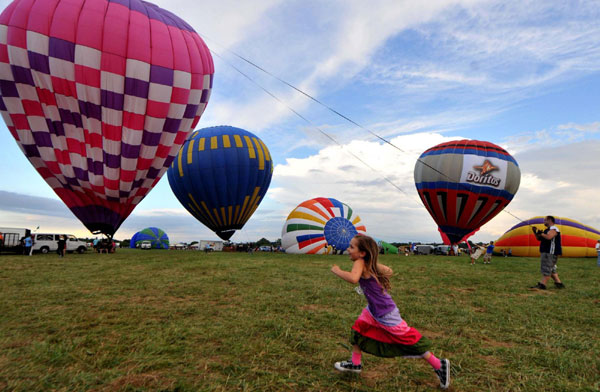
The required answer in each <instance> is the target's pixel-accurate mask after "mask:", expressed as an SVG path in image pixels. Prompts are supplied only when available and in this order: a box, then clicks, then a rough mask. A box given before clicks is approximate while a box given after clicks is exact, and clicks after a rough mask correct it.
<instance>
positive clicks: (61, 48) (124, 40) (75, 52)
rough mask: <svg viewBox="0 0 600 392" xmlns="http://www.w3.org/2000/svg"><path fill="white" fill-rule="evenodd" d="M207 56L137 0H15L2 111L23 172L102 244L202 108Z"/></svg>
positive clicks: (1, 54)
mask: <svg viewBox="0 0 600 392" xmlns="http://www.w3.org/2000/svg"><path fill="white" fill-rule="evenodd" d="M213 73H214V70H213V63H212V58H211V56H210V53H209V50H208V48H207V47H206V45H205V44H204V42H203V41H202V40H201V39H200V37H199V36H198V34H197V33H196V32H195V31H194V30H193V29H192V28H191V27H190V25H188V24H187V23H186V22H184V21H183V20H182V19H180V18H179V17H177V16H175V15H173V14H172V13H170V12H168V11H166V10H163V9H161V8H159V7H157V6H156V5H153V4H151V3H147V2H145V1H140V0H129V1H117V0H68V1H67V0H15V1H13V2H12V3H11V4H10V5H9V6H8V7H7V8H6V9H5V10H4V11H3V12H2V14H1V15H0V95H1V98H0V111H1V112H2V117H3V118H4V121H5V122H6V125H7V127H8V129H9V131H10V132H11V134H12V135H13V137H14V138H15V140H16V141H17V143H18V145H19V147H20V148H21V150H22V151H23V152H24V153H25V155H26V156H27V158H28V159H29V161H30V162H31V164H32V165H33V166H34V167H35V168H36V170H37V171H38V172H39V173H40V174H41V176H42V177H43V178H44V180H46V182H47V183H48V184H49V185H50V186H51V187H52V189H53V190H54V191H55V192H56V194H57V195H58V196H59V197H60V198H61V199H62V200H63V201H64V202H65V204H66V205H67V207H69V208H70V209H71V211H72V212H73V213H74V214H75V215H76V216H77V218H79V220H81V222H82V223H83V224H84V225H85V226H86V227H87V228H88V229H89V230H90V231H92V232H94V233H104V234H107V235H109V236H112V234H114V232H115V231H116V230H117V229H118V228H119V226H120V225H121V223H122V222H123V221H124V220H125V219H126V218H127V216H129V214H130V213H131V211H132V210H133V209H134V208H135V206H136V205H137V204H138V203H139V202H140V201H141V200H142V199H143V198H144V196H146V194H147V193H148V192H149V191H150V189H152V187H153V186H154V185H155V184H156V183H157V182H158V180H159V179H160V178H161V176H162V175H163V174H164V172H165V171H166V170H167V168H168V167H169V165H170V164H171V162H172V160H173V157H174V156H175V155H176V154H177V152H178V151H179V148H180V147H181V145H182V144H183V142H184V141H185V140H186V138H187V136H188V134H189V132H190V131H191V130H192V129H193V128H194V127H195V125H196V124H197V122H198V120H199V119H200V116H201V115H202V112H203V111H204V108H205V106H206V104H207V102H208V97H209V95H210V90H211V86H212V75H213Z"/></svg>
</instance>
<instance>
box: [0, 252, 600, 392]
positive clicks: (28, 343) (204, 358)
mask: <svg viewBox="0 0 600 392" xmlns="http://www.w3.org/2000/svg"><path fill="white" fill-rule="evenodd" d="M333 262H336V263H338V264H340V265H341V266H342V267H343V268H346V269H348V268H349V267H350V261H349V260H347V258H346V257H345V256H344V257H341V256H312V257H311V256H294V255H281V254H260V253H256V254H253V255H248V254H231V253H222V254H219V253H213V254H204V253H202V252H184V251H136V250H119V252H118V253H117V254H115V255H97V254H91V253H89V254H85V255H68V256H67V257H66V258H64V259H59V258H58V257H57V256H56V255H36V256H33V257H22V256H6V255H3V256H0V285H1V286H0V287H1V290H0V389H2V390H11V391H13V390H14V391H50V390H52V391H84V390H91V391H114V390H120V391H146V390H164V391H199V390H200V391H386V392H388V391H392V390H394V391H396V390H397V391H417V390H418V391H424V390H430V389H432V390H433V389H435V388H436V387H437V380H436V378H435V376H434V375H433V373H432V372H431V370H430V368H429V366H428V365H427V364H426V363H425V362H424V361H423V360H418V359H383V358H376V357H373V356H369V355H365V356H363V362H364V366H365V368H364V370H363V373H362V374H361V375H360V376H350V375H344V374H338V373H336V372H335V370H334V369H333V362H335V361H337V360H342V359H347V358H348V357H349V351H348V337H349V331H350V326H351V325H352V323H353V321H354V319H355V318H356V317H357V316H358V314H359V313H360V311H361V309H362V307H363V306H364V305H365V302H364V298H363V297H361V296H359V295H357V294H356V293H355V292H354V290H353V287H352V285H350V284H348V283H346V282H343V281H342V280H340V279H338V278H336V277H335V276H334V275H333V274H331V273H330V272H329V269H330V266H331V264H332V263H333ZM383 262H384V263H386V264H388V265H390V266H391V267H392V268H393V269H394V271H395V276H394V278H393V280H392V284H393V289H392V291H391V293H392V295H393V297H394V299H395V300H396V302H397V303H398V306H399V307H400V311H401V313H402V315H403V317H404V318H405V319H406V320H407V321H408V323H409V324H410V325H412V326H414V327H416V328H417V329H419V330H420V331H421V332H422V333H423V334H424V335H426V336H428V337H429V338H430V339H431V340H432V341H433V344H434V352H435V354H436V355H437V356H440V357H442V356H443V357H448V358H450V359H451V361H452V373H453V375H452V377H453V378H452V381H453V386H452V390H454V391H488V390H490V391H542V390H543V391H597V390H599V389H600V376H599V374H600V360H599V358H600V283H599V281H600V279H599V277H600V268H597V267H596V260H595V259H562V260H560V261H559V273H560V275H561V277H562V279H563V280H564V282H565V284H566V285H567V289H566V290H563V291H558V290H555V289H550V290H548V291H546V292H538V291H529V290H527V287H528V286H529V285H532V284H534V283H535V282H536V281H537V279H538V271H539V263H538V261H537V260H535V259H524V258H510V259H508V258H504V259H503V258H499V257H496V258H494V260H493V264H492V265H482V264H478V265H476V266H474V267H473V266H470V265H468V259H467V258H466V257H456V258H453V257H443V256H438V257H428V256H416V257H403V256H402V257H398V256H385V257H384V258H383Z"/></svg>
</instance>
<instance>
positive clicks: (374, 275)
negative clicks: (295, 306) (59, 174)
mask: <svg viewBox="0 0 600 392" xmlns="http://www.w3.org/2000/svg"><path fill="white" fill-rule="evenodd" d="M348 255H349V256H350V259H351V260H352V261H353V262H354V265H353V266H352V271H343V270H342V269H341V268H340V267H338V266H337V265H334V266H333V267H332V268H331V272H333V273H334V274H335V275H337V276H339V277H340V278H342V279H344V280H345V281H347V282H349V283H352V284H357V283H358V284H359V285H360V288H361V291H362V293H363V294H364V296H365V297H366V299H367V303H368V305H367V307H366V308H365V309H363V311H362V313H361V315H360V316H359V317H358V319H357V320H356V321H355V322H354V325H353V326H352V332H351V338H350V342H351V343H352V358H351V359H350V360H348V361H342V362H336V363H335V364H334V367H335V369H337V370H339V371H341V372H352V373H360V372H361V371H362V353H363V352H366V353H369V354H372V355H375V356H378V357H400V356H402V357H417V358H423V359H424V360H425V361H427V362H428V363H429V364H430V365H431V367H432V368H433V370H434V371H435V374H436V375H437V377H438V379H439V381H440V387H441V388H443V389H446V388H448V386H449V385H450V361H449V360H447V359H438V358H436V357H435V355H433V354H432V353H431V351H429V349H430V346H431V343H430V341H429V339H427V338H426V337H424V336H422V335H421V334H420V333H419V331H417V330H416V329H414V328H412V327H409V326H408V324H407V323H406V321H405V320H403V319H402V317H401V316H400V311H399V310H398V307H397V306H396V303H395V302H394V300H393V299H392V297H391V296H390V294H389V293H388V290H389V289H390V277H391V276H392V269H391V268H389V267H387V266H385V265H383V264H381V263H378V256H379V254H378V248H377V243H376V242H375V241H374V240H373V239H372V238H371V237H368V236H366V235H360V234H359V235H357V236H355V237H354V238H353V239H352V241H350V247H349V248H348Z"/></svg>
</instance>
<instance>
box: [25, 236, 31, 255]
mask: <svg viewBox="0 0 600 392" xmlns="http://www.w3.org/2000/svg"><path fill="white" fill-rule="evenodd" d="M32 246H33V240H32V239H31V234H29V235H27V237H25V250H24V252H23V254H24V255H25V256H31V247H32Z"/></svg>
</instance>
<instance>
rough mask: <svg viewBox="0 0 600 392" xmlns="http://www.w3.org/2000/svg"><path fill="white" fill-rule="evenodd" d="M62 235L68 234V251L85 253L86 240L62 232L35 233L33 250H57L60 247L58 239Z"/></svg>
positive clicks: (44, 251) (43, 251) (46, 251)
mask: <svg viewBox="0 0 600 392" xmlns="http://www.w3.org/2000/svg"><path fill="white" fill-rule="evenodd" d="M61 235H66V236H67V252H77V253H85V252H86V251H87V249H88V248H87V244H86V242H85V241H80V240H78V239H77V237H75V236H74V235H72V234H60V233H35V234H33V235H32V237H33V251H34V252H41V253H48V252H55V251H56V250H57V249H58V239H59V237H60V236H61Z"/></svg>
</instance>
